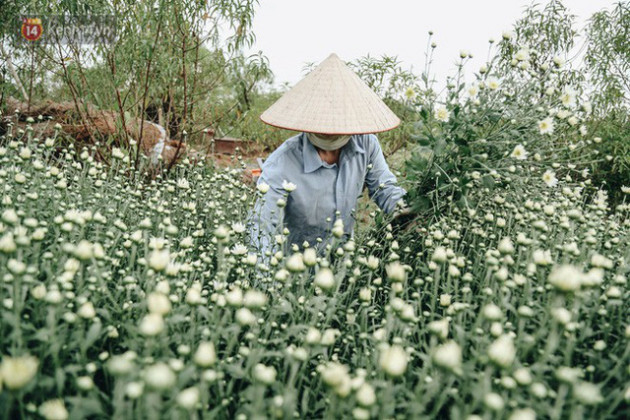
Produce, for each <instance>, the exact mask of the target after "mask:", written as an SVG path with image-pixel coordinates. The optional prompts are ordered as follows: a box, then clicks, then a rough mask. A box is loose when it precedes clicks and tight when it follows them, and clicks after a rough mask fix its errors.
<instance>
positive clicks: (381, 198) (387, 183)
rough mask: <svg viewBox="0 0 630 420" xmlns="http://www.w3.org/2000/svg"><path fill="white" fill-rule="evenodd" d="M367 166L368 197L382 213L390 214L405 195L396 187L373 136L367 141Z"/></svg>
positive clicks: (401, 189) (393, 177) (394, 178)
mask: <svg viewBox="0 0 630 420" xmlns="http://www.w3.org/2000/svg"><path fill="white" fill-rule="evenodd" d="M368 153H369V155H368V156H369V158H368V159H369V165H368V171H367V174H366V177H365V182H366V184H367V188H368V191H369V193H370V197H371V198H372V200H374V202H375V203H376V205H377V206H379V207H380V208H381V209H382V210H383V211H384V212H386V213H392V212H393V211H394V209H395V208H396V203H397V202H398V201H399V200H400V199H401V198H403V196H404V195H405V194H406V193H407V191H405V190H404V189H403V188H401V187H399V186H398V185H397V181H396V176H394V174H393V173H392V172H391V171H390V170H389V166H387V162H386V161H385V156H384V155H383V150H382V149H381V146H380V144H379V142H378V138H377V137H376V135H374V134H370V135H369V141H368Z"/></svg>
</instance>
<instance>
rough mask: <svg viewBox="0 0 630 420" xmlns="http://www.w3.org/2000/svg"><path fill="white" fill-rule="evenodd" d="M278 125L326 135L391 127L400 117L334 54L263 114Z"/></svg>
mask: <svg viewBox="0 0 630 420" xmlns="http://www.w3.org/2000/svg"><path fill="white" fill-rule="evenodd" d="M260 119H261V120H262V121H264V122H265V123H267V124H269V125H272V126H274V127H279V128H286V129H289V130H295V131H307V132H312V133H325V134H363V133H379V132H382V131H387V130H391V129H392V128H396V127H397V126H398V125H399V124H400V119H399V118H398V117H397V116H396V115H395V114H394V113H393V112H392V110H391V109H389V107H388V106H387V105H385V103H384V102H383V101H382V100H381V98H379V97H378V95H377V94H376V93H375V92H374V91H373V90H372V89H370V88H369V87H368V85H366V84H365V82H363V80H361V79H360V78H359V76H357V75H356V74H355V73H354V72H353V71H352V70H350V68H348V66H346V64H345V63H344V62H343V61H341V59H340V58H339V57H338V56H337V54H331V55H330V56H329V57H328V58H327V59H325V60H324V61H322V62H321V64H320V65H319V66H317V67H316V68H315V69H314V70H313V71H311V72H310V73H309V74H308V75H307V76H306V77H305V78H304V79H302V80H300V81H299V82H298V83H297V84H296V85H295V86H294V87H293V88H292V89H291V90H289V91H288V92H286V93H285V94H284V95H282V97H281V98H280V99H278V100H277V101H276V102H275V103H274V104H273V105H271V106H270V107H269V108H268V109H267V110H266V111H265V112H263V113H262V115H261V116H260Z"/></svg>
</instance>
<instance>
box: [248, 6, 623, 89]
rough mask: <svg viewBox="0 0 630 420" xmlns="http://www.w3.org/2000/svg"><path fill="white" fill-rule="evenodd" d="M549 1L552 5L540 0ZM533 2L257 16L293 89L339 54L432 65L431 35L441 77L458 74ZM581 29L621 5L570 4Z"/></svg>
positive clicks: (268, 11) (262, 43)
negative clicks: (428, 55)
mask: <svg viewBox="0 0 630 420" xmlns="http://www.w3.org/2000/svg"><path fill="white" fill-rule="evenodd" d="M540 2H541V3H545V1H544V0H541V1H540ZM530 3H531V1H530V0H438V1H425V0H260V5H259V6H258V9H257V12H256V16H255V18H254V33H255V34H256V44H255V45H254V47H253V48H252V49H251V51H252V52H255V51H258V50H262V51H263V53H264V54H265V55H266V56H267V58H268V59H269V64H270V67H271V69H272V70H273V72H274V74H275V77H276V85H280V84H281V83H282V82H289V83H290V84H291V85H292V84H294V83H295V82H297V81H299V80H300V79H301V78H302V77H303V76H304V73H303V68H304V65H305V63H307V62H317V63H319V62H320V61H322V60H323V59H325V58H326V57H327V56H328V55H329V54H330V53H331V52H336V53H337V54H338V55H339V56H340V57H341V59H342V60H345V61H351V60H354V59H356V58H359V57H362V56H365V55H367V54H368V53H369V54H370V55H371V56H376V57H378V56H381V55H383V54H387V55H393V56H398V58H399V59H400V60H401V61H402V62H403V63H404V67H405V68H409V67H410V66H413V69H414V70H417V71H418V72H419V71H420V69H422V68H423V67H424V51H425V48H426V43H427V39H428V31H429V30H433V31H434V40H435V42H436V43H437V44H438V47H437V49H436V51H435V57H434V64H433V69H434V72H435V74H436V75H438V79H439V80H443V79H444V77H445V75H446V74H450V73H451V72H452V70H453V68H454V63H455V61H456V60H457V59H458V56H459V51H460V50H467V51H469V52H470V53H472V54H473V56H474V58H473V60H472V62H471V63H470V65H469V66H468V69H469V71H472V70H473V69H474V70H476V69H478V68H479V66H480V65H481V64H483V62H484V61H485V58H486V56H487V51H488V40H489V39H490V38H492V37H494V38H496V39H497V40H498V39H500V38H501V33H502V32H503V31H504V30H507V29H510V28H511V27H512V24H513V23H514V22H515V21H516V20H517V19H518V18H519V17H520V16H521V14H522V11H523V9H524V8H525V6H526V5H528V4H530ZM564 4H565V5H566V6H567V7H568V8H569V9H570V10H571V12H572V13H573V14H575V15H577V23H578V27H579V28H581V27H582V26H583V24H584V23H585V21H586V19H588V17H590V16H591V14H593V13H594V12H596V11H598V10H601V9H603V8H610V7H611V6H612V5H613V4H614V1H613V0H565V1H564Z"/></svg>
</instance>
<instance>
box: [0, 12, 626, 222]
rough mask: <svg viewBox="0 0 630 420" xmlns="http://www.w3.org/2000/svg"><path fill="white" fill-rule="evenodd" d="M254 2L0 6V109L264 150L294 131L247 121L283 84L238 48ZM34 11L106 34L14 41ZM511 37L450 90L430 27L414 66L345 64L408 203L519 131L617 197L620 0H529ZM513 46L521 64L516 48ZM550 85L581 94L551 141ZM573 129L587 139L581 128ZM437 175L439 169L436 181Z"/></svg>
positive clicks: (421, 203)
mask: <svg viewBox="0 0 630 420" xmlns="http://www.w3.org/2000/svg"><path fill="white" fill-rule="evenodd" d="M257 5H258V1H256V0H241V1H236V0H215V1H210V2H207V1H201V0H196V1H193V0H184V1H178V2H171V1H167V0H157V1H123V0H111V1H109V0H107V1H106V0H82V1H78V0H59V1H56V2H49V1H44V0H16V1H13V2H3V3H2V6H0V7H1V8H2V13H0V28H1V29H2V32H1V33H2V39H1V43H0V46H1V47H2V48H1V49H0V58H1V60H0V76H1V80H0V109H2V110H3V112H4V114H5V115H6V114H8V113H12V112H13V111H14V110H11V109H7V106H6V99H7V98H8V97H14V98H17V99H19V100H21V101H23V102H25V103H27V104H29V105H30V104H32V103H38V102H42V101H45V100H54V101H57V102H59V101H69V102H71V103H73V104H74V106H75V108H76V109H75V111H76V113H77V114H78V116H79V117H80V116H81V115H82V112H84V111H85V109H86V108H87V104H92V105H93V106H95V107H97V108H98V109H104V110H112V111H116V112H117V114H118V115H120V118H119V119H118V120H117V125H119V128H120V130H121V133H123V132H124V126H125V124H127V122H128V121H130V120H133V119H134V118H141V119H145V120H148V121H152V122H155V123H157V124H160V125H161V126H163V127H165V128H166V130H167V133H168V135H169V137H170V138H172V139H182V138H184V137H185V139H186V140H187V141H188V142H189V143H190V145H191V146H192V147H193V148H194V147H200V148H203V147H205V144H206V143H207V142H208V135H207V132H208V131H211V132H214V136H215V137H223V136H230V137H236V138H243V139H247V140H252V141H253V143H254V144H255V145H256V146H257V147H256V151H255V153H257V154H259V155H264V154H266V153H269V152H270V151H272V150H273V149H274V148H275V147H277V146H278V145H279V144H280V143H281V142H282V141H284V140H285V139H286V138H288V137H289V136H291V135H293V134H294V133H293V132H289V131H285V130H280V129H276V128H273V127H270V126H267V125H265V124H263V123H261V122H260V120H259V118H258V117H259V115H260V114H261V112H262V111H263V110H264V109H266V108H267V107H268V106H269V105H270V104H272V103H273V102H274V101H275V100H276V99H277V98H278V97H279V96H280V95H281V94H282V89H281V90H274V89H272V88H271V86H272V82H273V74H272V72H271V70H270V68H269V63H268V61H267V59H266V57H265V56H264V53H263V52H261V53H259V54H256V55H246V54H245V53H244V51H245V49H246V47H250V46H252V45H253V42H254V40H255V34H254V33H253V31H252V20H253V17H254V14H255V12H256V7H257ZM42 10H45V11H46V13H47V14H51V15H63V14H70V15H82V14H86V15H87V14H91V15H111V16H115V17H116V30H117V37H116V40H115V42H112V43H106V44H95V45H89V46H86V45H81V44H78V43H77V44H73V43H69V44H64V45H61V44H56V43H54V42H53V43H46V44H42V43H30V44H26V43H21V44H16V43H15V42H14V35H15V33H16V31H18V30H19V28H18V24H17V23H16V21H17V19H19V17H20V16H24V15H28V13H41V11H42ZM508 35H509V36H508ZM508 35H506V36H504V37H503V38H502V39H501V40H497V42H494V43H491V44H490V47H491V50H490V51H491V54H490V55H489V56H490V59H489V62H488V65H487V68H485V69H480V71H478V72H477V73H475V78H476V80H475V81H474V82H473V83H472V84H471V83H466V82H465V81H464V80H463V69H464V67H465V66H466V64H467V57H466V55H465V54H463V55H462V57H461V60H460V63H459V68H458V72H457V73H456V74H454V75H452V76H451V77H449V78H448V82H447V86H446V87H438V86H436V82H435V78H434V76H433V75H432V73H431V63H432V60H433V57H434V53H435V48H434V46H432V45H431V37H430V36H429V39H428V41H427V49H426V56H425V62H426V66H425V68H424V69H423V71H422V72H420V73H416V72H413V71H412V70H410V69H405V68H403V66H402V65H401V63H400V62H399V61H398V60H397V58H396V57H393V56H382V57H372V56H365V57H361V58H359V59H357V60H354V61H352V62H350V63H348V64H349V65H350V66H351V67H352V68H353V69H354V70H355V71H356V72H357V74H359V76H360V77H361V78H363V80H365V82H366V83H367V84H368V85H369V86H370V87H371V88H373V89H374V90H375V91H376V92H378V93H379V95H380V96H381V97H382V98H383V99H384V101H385V102H386V103H387V104H388V105H389V106H390V107H391V108H392V109H393V110H394V112H395V113H396V114H397V115H399V116H400V118H401V119H402V125H401V126H400V127H399V128H398V129H396V130H393V131H390V132H387V133H382V134H380V135H379V138H380V140H381V142H382V145H383V149H384V151H385V154H386V155H387V156H388V157H392V160H393V162H394V166H395V167H397V168H398V169H400V170H401V171H402V174H403V175H404V177H403V178H404V179H405V180H406V182H407V183H408V184H409V188H410V189H411V190H412V191H413V192H415V196H416V198H417V199H416V205H417V207H418V208H422V209H424V210H427V211H428V210H431V209H432V210H438V207H436V205H435V203H436V202H438V201H440V200H441V201H442V202H444V201H443V198H444V197H443V196H445V195H446V196H448V197H450V199H451V200H453V199H454V200H455V201H456V202H457V201H458V200H464V201H465V197H466V194H465V190H466V187H465V185H466V180H467V179H468V177H470V176H471V173H473V172H475V171H479V169H480V167H490V168H492V167H494V166H496V165H501V164H503V163H504V162H503V160H504V159H505V158H506V153H508V152H510V151H511V150H508V148H511V147H513V146H514V144H513V141H516V140H518V141H519V142H520V141H521V140H519V139H523V138H531V145H532V146H535V147H536V148H537V149H539V148H540V150H549V154H548V155H549V156H550V157H554V156H555V157H556V158H558V159H560V155H562V158H563V159H574V160H575V161H576V162H578V161H579V162H584V164H585V165H586V167H587V168H588V169H589V170H590V172H591V174H592V178H593V181H594V182H595V183H597V184H603V185H605V186H606V187H607V188H608V189H609V193H610V195H611V197H612V199H613V203H615V202H619V201H620V200H622V194H621V192H620V189H621V186H623V185H628V184H630V123H629V117H628V115H629V114H628V110H629V108H630V3H629V2H627V1H620V2H618V3H616V4H615V5H614V6H613V7H611V8H610V9H608V10H602V11H600V12H598V13H596V14H594V15H593V16H592V17H591V18H590V19H589V21H588V23H587V25H586V27H584V28H576V22H575V17H574V16H573V15H571V13H570V10H569V9H567V8H566V7H565V6H564V5H563V3H562V2H561V1H559V0H552V1H550V2H548V3H546V4H544V5H538V4H532V6H530V7H529V8H527V9H526V11H525V12H524V14H523V16H522V18H521V19H520V20H518V21H517V22H516V23H515V25H514V28H513V32H512V33H511V34H508ZM522 51H525V52H526V53H527V55H528V57H527V60H520V59H517V58H515V57H516V56H517V55H518V54H520V53H521V52H522ZM575 51H578V54H574V56H573V57H571V54H573V53H574V52H575ZM523 61H527V63H528V64H527V66H528V67H527V68H526V69H524V68H522V67H523V64H522V62H523ZM313 65H314V64H313V63H307V64H306V69H307V70H308V68H309V67H312V66H313ZM489 79H496V80H499V81H500V83H501V85H502V87H503V88H504V90H505V91H507V92H510V93H511V95H510V96H508V97H504V96H501V97H500V98H499V97H495V96H496V95H495V96H493V94H492V91H491V90H488V89H486V90H483V89H482V91H480V92H479V93H478V94H477V95H478V96H477V97H476V98H475V97H474V96H475V95H466V91H467V89H470V88H471V87H472V88H474V87H475V86H477V88H478V87H479V84H480V83H481V84H486V85H487V83H488V81H489ZM549 83H552V84H553V85H554V86H556V92H557V93H558V95H559V94H560V93H561V92H562V91H563V89H565V88H566V87H570V88H571V89H575V91H576V92H577V96H578V97H579V103H580V104H582V109H581V111H580V112H581V114H580V115H579V117H580V124H578V126H577V127H573V126H570V125H566V124H565V125H566V127H564V128H562V127H559V128H558V129H557V130H556V132H555V135H554V136H553V138H546V137H544V136H543V137H541V136H540V135H538V134H537V133H536V131H535V130H533V131H532V130H531V127H535V125H536V123H537V121H539V120H540V119H542V118H544V116H545V113H546V112H547V111H548V109H547V108H548V107H553V106H555V105H553V104H552V102H550V101H547V97H548V96H549V95H545V89H546V86H548V84H549ZM475 101H479V103H478V104H476V103H475ZM556 102H557V101H556ZM439 104H445V107H446V108H447V109H448V110H449V112H450V115H451V117H450V120H449V122H448V123H445V124H442V123H441V122H439V121H436V119H435V116H434V113H433V110H434V109H435V107H436V106H438V105H439ZM541 108H544V109H542V110H541ZM585 108H588V111H589V112H585V111H584V109H585ZM473 109H475V110H474V111H473ZM514 121H516V123H514ZM581 126H584V128H582V129H581V130H582V131H585V132H586V133H587V134H586V135H584V136H582V135H579V134H578V129H579V128H580V127H581ZM528 130H529V131H528ZM184 133H186V136H184ZM537 135H538V137H536V136H537ZM121 136H122V134H121ZM510 139H512V140H513V141H510ZM105 141H111V139H109V140H108V139H105ZM571 142H574V143H579V144H580V147H577V149H576V150H577V151H576V150H569V149H568V148H569V144H570V143H571ZM580 142H581V143H580ZM126 147H128V148H131V149H133V144H129V143H126ZM565 151H567V152H570V153H565V154H563V153H564V152H565ZM401 155H402V156H403V157H402V158H397V156H401ZM480 156H482V157H483V162H481V161H480V160H479V157H480ZM405 162H406V163H405ZM438 168H439V169H438ZM440 171H441V172H444V173H446V174H448V177H442V178H441V179H440V178H438V179H436V177H435V174H436V172H440ZM453 180H456V182H453Z"/></svg>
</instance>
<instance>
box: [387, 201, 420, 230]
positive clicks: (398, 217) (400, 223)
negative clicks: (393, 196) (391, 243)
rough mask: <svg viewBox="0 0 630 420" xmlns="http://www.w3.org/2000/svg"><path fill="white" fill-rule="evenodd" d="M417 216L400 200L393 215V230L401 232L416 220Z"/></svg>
mask: <svg viewBox="0 0 630 420" xmlns="http://www.w3.org/2000/svg"><path fill="white" fill-rule="evenodd" d="M416 216H417V214H416V213H415V212H414V211H412V210H411V208H410V207H409V206H408V205H407V203H406V202H405V201H404V200H403V199H400V200H399V201H398V203H396V210H394V213H393V214H392V221H391V224H392V230H394V231H400V230H404V229H406V228H407V227H408V226H409V225H410V224H411V222H413V221H414V220H415V219H416Z"/></svg>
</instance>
